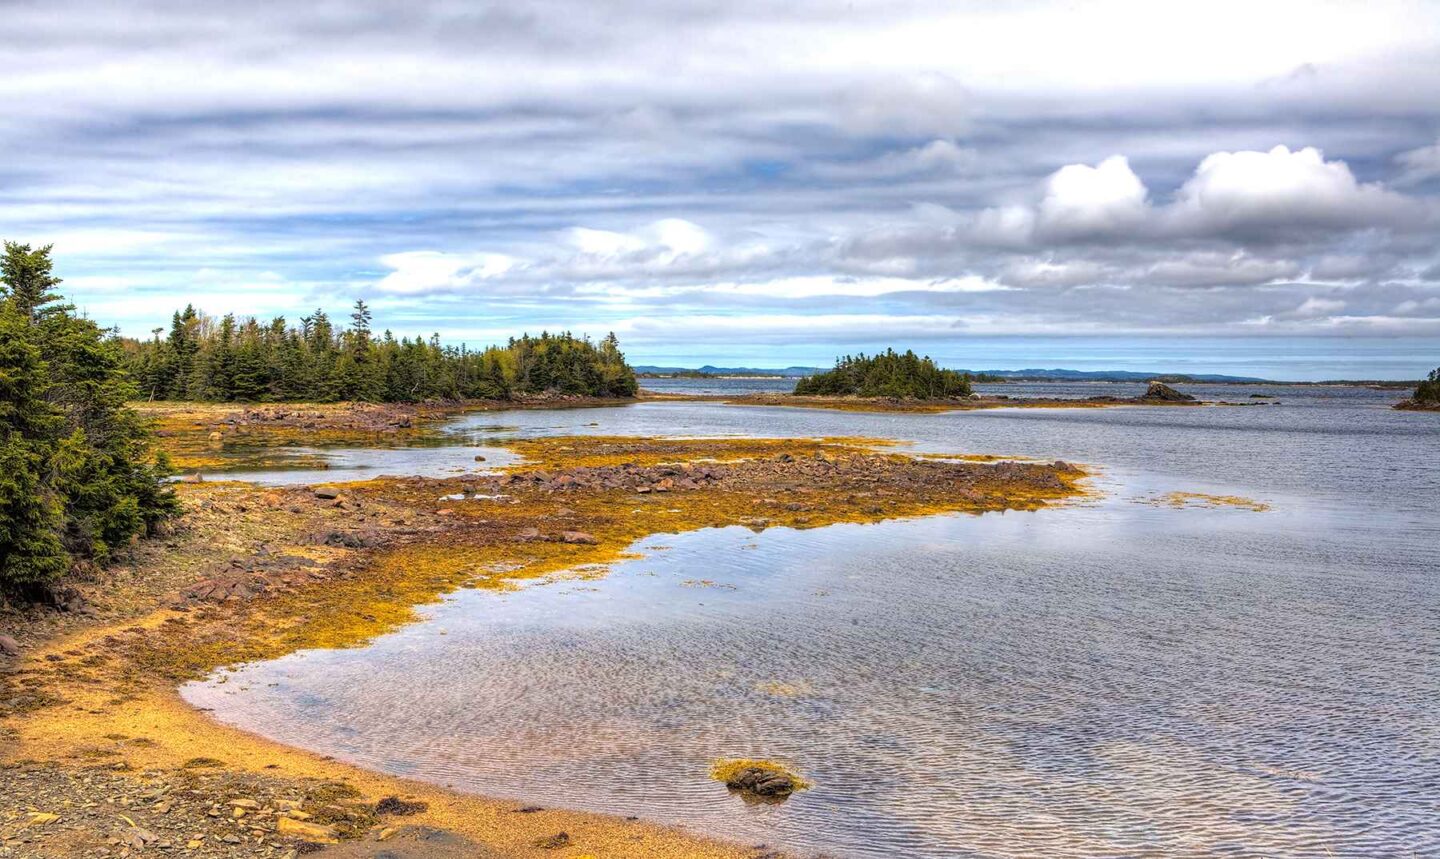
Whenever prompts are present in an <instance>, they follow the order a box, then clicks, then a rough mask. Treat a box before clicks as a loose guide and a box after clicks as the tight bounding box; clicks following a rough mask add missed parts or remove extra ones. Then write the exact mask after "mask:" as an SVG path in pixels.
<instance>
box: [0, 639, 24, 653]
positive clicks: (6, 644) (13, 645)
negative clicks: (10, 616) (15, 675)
mask: <svg viewBox="0 0 1440 859" xmlns="http://www.w3.org/2000/svg"><path fill="white" fill-rule="evenodd" d="M0 654H3V655H5V656H19V655H20V642H18V641H16V640H15V639H13V638H11V637H10V636H8V635H0Z"/></svg>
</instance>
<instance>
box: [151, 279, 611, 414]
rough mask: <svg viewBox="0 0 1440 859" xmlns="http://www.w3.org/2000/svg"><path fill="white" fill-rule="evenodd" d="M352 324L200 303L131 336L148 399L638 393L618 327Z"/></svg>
mask: <svg viewBox="0 0 1440 859" xmlns="http://www.w3.org/2000/svg"><path fill="white" fill-rule="evenodd" d="M350 319H351V326H350V327H349V328H348V329H346V328H337V327H336V326H334V325H333V324H332V323H331V322H330V319H329V317H327V316H326V315H325V313H324V311H321V310H317V311H315V313H314V314H313V315H311V316H306V317H304V318H303V319H301V320H300V325H299V326H298V327H292V326H289V325H287V324H286V321H285V320H284V319H283V318H278V317H277V318H275V319H272V320H271V321H270V322H269V323H268V324H264V325H262V324H261V323H260V322H259V321H258V320H255V319H245V320H243V321H237V320H236V319H235V317H234V316H225V317H223V318H221V319H220V320H218V321H217V320H215V319H213V318H210V317H207V316H205V315H204V314H202V313H199V312H197V311H196V310H195V309H194V308H193V307H187V308H185V310H184V311H182V312H178V313H176V314H175V315H174V317H173V318H172V320H171V323H170V335H169V337H167V338H165V339H163V340H162V339H161V337H160V329H156V330H155V336H154V338H153V339H151V340H148V341H144V342H141V341H136V340H127V341H124V346H125V350H126V356H127V358H126V361H127V365H128V367H129V368H130V371H131V373H132V374H133V375H134V377H135V379H136V380H137V381H138V382H139V385H140V393H141V396H144V397H146V398H149V399H171V400H214V401H231V400H238V401H243V402H267V401H268V402H284V401H290V402H297V401H311V402H329V401H335V400H364V401H369V402H417V401H423V400H435V399H441V400H456V399H507V398H509V397H512V396H516V395H523V394H539V393H547V392H553V393H561V394H574V395H584V396H605V397H632V396H634V395H635V393H636V391H637V390H638V389H639V388H638V385H637V383H636V381H635V373H634V371H633V370H632V369H631V368H630V365H629V364H627V363H626V362H625V356H624V355H623V354H622V353H621V351H620V344H619V342H618V341H617V340H616V339H615V335H614V334H611V335H609V336H608V337H606V338H605V339H604V340H602V341H600V342H599V343H598V344H597V343H593V342H591V341H590V340H588V339H584V338H577V337H574V336H572V335H570V334H568V333H566V334H549V333H543V334H541V335H540V336H539V337H531V336H529V335H526V336H524V337H521V338H519V339H514V340H511V341H510V342H509V343H508V344H507V345H505V346H492V347H490V348H488V349H484V350H482V351H479V352H475V351H470V350H468V349H466V348H464V347H458V348H457V347H449V346H441V345H440V340H439V337H438V335H437V336H432V337H431V338H430V339H429V340H424V339H421V338H418V337H417V338H415V339H413V340H411V339H409V338H402V339H400V340H396V339H395V336H394V335H393V334H391V333H390V332H389V331H386V332H385V333H384V334H383V335H381V336H379V337H377V336H375V335H374V334H373V332H372V331H371V328H370V321H371V315H370V309H369V307H367V306H366V305H365V303H364V302H363V301H357V302H355V311H354V313H353V314H351V317H350Z"/></svg>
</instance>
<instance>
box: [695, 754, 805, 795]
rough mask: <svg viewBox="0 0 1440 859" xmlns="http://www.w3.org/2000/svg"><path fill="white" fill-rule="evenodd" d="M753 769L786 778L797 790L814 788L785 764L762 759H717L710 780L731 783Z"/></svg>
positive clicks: (712, 766) (713, 763) (712, 767)
mask: <svg viewBox="0 0 1440 859" xmlns="http://www.w3.org/2000/svg"><path fill="white" fill-rule="evenodd" d="M752 769H755V770H762V771H764V772H768V773H776V774H777V775H783V776H786V777H787V778H789V779H790V780H791V781H793V782H794V783H795V789H796V790H805V789H807V788H810V787H813V786H814V785H812V784H811V783H810V782H809V781H807V780H806V779H805V778H804V777H803V776H801V775H800V774H799V773H797V772H795V771H794V770H793V769H791V768H790V767H788V766H786V765H785V764H783V763H781V762H779V761H773V760H766V759H762V758H717V759H716V760H714V761H712V762H711V763H710V778H712V779H714V780H715V781H718V782H724V783H729V782H731V781H733V780H734V779H735V777H736V776H738V775H740V774H741V773H742V772H744V771H745V770H752Z"/></svg>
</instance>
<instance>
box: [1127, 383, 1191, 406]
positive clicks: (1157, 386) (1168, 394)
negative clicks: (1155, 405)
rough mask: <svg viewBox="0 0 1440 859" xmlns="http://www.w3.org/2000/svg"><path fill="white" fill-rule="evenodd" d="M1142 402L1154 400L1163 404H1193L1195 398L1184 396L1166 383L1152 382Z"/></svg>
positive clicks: (1142, 397)
mask: <svg viewBox="0 0 1440 859" xmlns="http://www.w3.org/2000/svg"><path fill="white" fill-rule="evenodd" d="M1140 399H1142V400H1152V401H1157V402H1162V403H1193V402H1195V398H1194V397H1192V396H1190V395H1189V394H1182V393H1180V392H1179V391H1177V390H1175V389H1174V388H1172V387H1170V386H1169V385H1167V384H1165V383H1164V382H1151V383H1150V387H1148V388H1146V389H1145V393H1144V395H1143V396H1141V397H1140Z"/></svg>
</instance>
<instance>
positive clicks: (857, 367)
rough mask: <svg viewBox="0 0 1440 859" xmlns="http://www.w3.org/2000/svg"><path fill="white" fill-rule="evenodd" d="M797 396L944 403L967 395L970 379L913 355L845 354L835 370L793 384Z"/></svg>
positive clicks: (885, 353) (892, 352)
mask: <svg viewBox="0 0 1440 859" xmlns="http://www.w3.org/2000/svg"><path fill="white" fill-rule="evenodd" d="M795 393H796V394H798V395H801V396H851V397H887V398H892V399H900V400H946V399H955V398H957V397H968V396H970V377H969V376H968V375H964V374H961V373H957V372H955V371H954V370H946V369H943V368H941V367H939V366H937V365H936V364H935V362H934V361H932V360H930V358H928V357H925V358H922V357H920V356H918V355H916V354H915V353H914V352H911V351H909V350H906V351H905V352H904V353H900V352H896V351H895V350H894V349H887V350H885V352H883V353H881V354H879V355H863V354H862V355H857V356H854V357H851V356H849V355H847V356H845V357H844V358H840V359H839V360H837V361H836V362H835V368H834V369H833V370H829V371H827V372H824V373H817V374H816V375H814V376H807V377H806V378H804V379H801V380H800V381H799V383H797V384H796V385H795Z"/></svg>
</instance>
